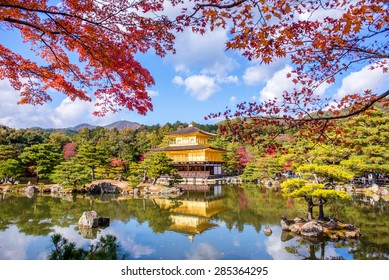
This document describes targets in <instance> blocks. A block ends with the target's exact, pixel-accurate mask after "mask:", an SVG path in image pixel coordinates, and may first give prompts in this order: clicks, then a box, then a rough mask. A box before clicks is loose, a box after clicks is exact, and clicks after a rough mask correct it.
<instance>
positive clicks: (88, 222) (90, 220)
mask: <svg viewBox="0 0 389 280" xmlns="http://www.w3.org/2000/svg"><path fill="white" fill-rule="evenodd" d="M98 217H99V216H98V215H97V213H96V212H95V211H88V212H84V213H83V214H82V216H81V218H80V219H79V220H78V226H79V227H83V228H96V227H98V225H99V220H98Z"/></svg>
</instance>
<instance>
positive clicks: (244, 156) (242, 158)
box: [236, 146, 253, 171]
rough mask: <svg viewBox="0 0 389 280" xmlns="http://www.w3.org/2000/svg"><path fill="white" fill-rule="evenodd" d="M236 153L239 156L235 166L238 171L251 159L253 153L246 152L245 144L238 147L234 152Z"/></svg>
mask: <svg viewBox="0 0 389 280" xmlns="http://www.w3.org/2000/svg"><path fill="white" fill-rule="evenodd" d="M236 155H237V156H238V158H239V166H237V169H238V170H239V171H242V170H243V169H244V168H245V167H246V165H247V163H249V162H252V161H253V155H252V154H250V153H249V152H247V149H246V147H245V146H242V147H240V148H239V149H238V151H237V152H236Z"/></svg>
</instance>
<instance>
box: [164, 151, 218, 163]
mask: <svg viewBox="0 0 389 280" xmlns="http://www.w3.org/2000/svg"><path fill="white" fill-rule="evenodd" d="M166 155H167V156H168V157H170V158H171V159H172V160H173V161H174V162H195V161H215V162H222V161H223V160H222V156H221V155H222V152H220V151H213V150H198V151H191V150H187V151H166Z"/></svg>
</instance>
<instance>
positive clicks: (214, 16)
mask: <svg viewBox="0 0 389 280" xmlns="http://www.w3.org/2000/svg"><path fill="white" fill-rule="evenodd" d="M194 2H195V5H194V7H193V8H192V9H187V10H186V11H185V13H184V15H182V16H181V17H179V22H180V23H181V24H183V25H186V26H192V28H193V30H194V31H197V32H200V33H204V32H206V31H207V30H209V29H210V30H213V29H215V28H230V29H229V33H230V34H229V40H228V42H227V43H226V47H227V49H231V50H238V51H240V52H241V53H242V54H243V55H244V56H246V57H247V58H248V59H249V60H258V61H260V62H261V63H265V64H270V63H272V62H274V61H276V60H277V59H280V58H287V59H289V60H290V62H291V63H292V65H293V70H292V71H291V72H290V73H288V77H289V78H290V79H292V81H293V83H294V84H295V87H294V89H293V90H291V91H285V92H284V93H283V96H282V98H279V99H277V98H274V99H271V100H267V101H264V102H261V103H259V102H244V103H241V104H238V105H237V107H236V110H231V109H228V110H226V111H225V112H224V113H223V112H220V113H212V114H210V115H209V116H208V117H207V118H219V117H221V116H224V117H225V118H226V119H227V120H231V119H237V118H239V120H240V121H239V122H234V121H230V122H226V123H225V124H224V125H223V126H222V132H223V133H226V134H233V135H235V136H236V139H239V140H243V141H246V142H251V143H253V142H255V141H256V140H257V139H256V137H255V136H256V135H257V134H259V133H260V130H261V127H262V126H264V125H276V126H278V127H279V126H283V127H284V128H283V129H282V131H281V130H278V132H275V134H277V133H283V132H284V130H285V127H289V128H298V129H299V130H300V131H304V132H305V133H306V134H308V133H309V134H310V132H313V133H314V134H316V137H317V139H318V140H321V139H323V138H325V134H324V133H323V132H324V131H325V130H328V129H330V128H332V127H333V123H334V122H333V121H334V120H339V119H344V118H348V117H350V116H354V115H357V114H359V113H361V112H364V111H365V110H367V109H368V108H370V107H371V106H373V105H374V104H375V103H376V102H377V101H385V103H386V104H387V103H388V101H387V99H386V97H387V96H388V94H389V90H385V91H384V92H379V93H377V92H372V91H371V90H370V89H367V90H365V91H364V92H348V93H347V95H346V96H344V97H343V98H341V99H340V100H334V99H333V98H331V97H330V98H324V97H322V96H321V94H320V90H321V89H320V87H321V86H324V85H326V84H333V83H335V82H336V81H337V80H338V78H339V77H341V76H342V75H343V74H344V73H346V72H347V71H348V70H350V69H352V67H354V66H357V65H369V66H370V69H381V70H382V71H383V72H384V73H386V72H387V71H388V58H389V45H388V40H387V39H388V35H389V27H388V22H389V9H388V2H387V1H386V0H355V1H351V0H322V1H316V0H292V1H286V0H258V1H250V0H240V1H239V0H232V1H223V0H222V1H216V0H213V1H207V0H203V1H194ZM323 15H324V16H323ZM280 131H281V132H280Z"/></svg>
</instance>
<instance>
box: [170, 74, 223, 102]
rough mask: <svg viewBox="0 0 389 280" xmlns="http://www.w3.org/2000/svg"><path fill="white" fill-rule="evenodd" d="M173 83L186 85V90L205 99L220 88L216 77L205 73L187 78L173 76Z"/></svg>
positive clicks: (200, 98) (198, 98) (198, 97)
mask: <svg viewBox="0 0 389 280" xmlns="http://www.w3.org/2000/svg"><path fill="white" fill-rule="evenodd" d="M173 83H175V84H177V85H180V86H185V90H186V91H187V92H189V93H190V95H191V96H192V97H194V98H196V99H197V100H200V101H205V100H207V99H209V98H210V97H211V96H212V95H213V94H215V93H216V92H218V91H219V90H220V87H219V86H218V85H217V84H216V81H215V79H214V78H212V77H209V76H205V75H193V76H190V77H188V78H186V79H185V80H184V79H183V78H182V77H180V76H175V77H174V78H173Z"/></svg>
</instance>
